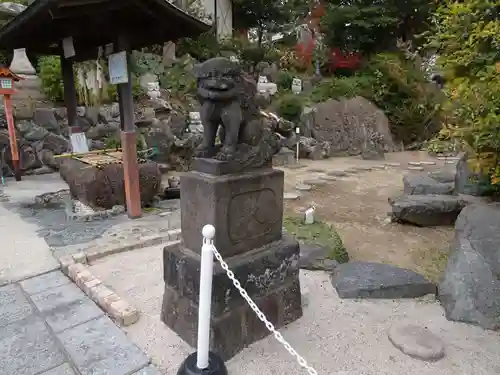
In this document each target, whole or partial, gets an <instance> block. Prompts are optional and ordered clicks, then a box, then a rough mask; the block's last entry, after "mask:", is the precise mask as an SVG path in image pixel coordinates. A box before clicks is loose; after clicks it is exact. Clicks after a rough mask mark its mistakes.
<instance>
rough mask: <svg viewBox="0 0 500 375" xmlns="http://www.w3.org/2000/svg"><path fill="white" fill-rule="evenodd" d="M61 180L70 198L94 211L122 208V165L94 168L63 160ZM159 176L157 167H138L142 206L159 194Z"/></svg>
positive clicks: (145, 164) (67, 159)
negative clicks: (66, 185)
mask: <svg viewBox="0 0 500 375" xmlns="http://www.w3.org/2000/svg"><path fill="white" fill-rule="evenodd" d="M59 173H60V174H61V178H62V179H63V180H64V181H65V182H66V183H67V184H68V186H69V189H70V192H71V196H72V197H73V198H76V199H78V200H79V201H80V202H82V203H84V204H86V205H87V206H89V207H92V208H93V209H102V208H105V209H107V210H109V209H112V208H113V207H114V206H124V205H125V184H124V175H123V165H121V164H108V165H104V166H102V167H101V168H97V167H94V166H91V165H89V164H86V163H84V162H81V161H79V160H75V159H72V158H64V160H63V161H62V162H61V166H60V169H59ZM160 185H161V172H160V168H159V167H158V164H156V163H154V162H146V163H141V164H139V188H140V196H141V203H142V204H143V205H145V204H148V203H151V202H152V201H153V199H154V197H155V196H156V195H157V194H158V193H159V191H160Z"/></svg>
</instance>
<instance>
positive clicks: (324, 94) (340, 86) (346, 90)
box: [311, 74, 375, 102]
mask: <svg viewBox="0 0 500 375" xmlns="http://www.w3.org/2000/svg"><path fill="white" fill-rule="evenodd" d="M374 83H375V78H374V77H372V76H369V75H362V74H360V75H354V76H352V77H330V78H328V79H325V80H323V81H322V82H321V83H320V84H319V85H318V86H316V87H314V89H313V91H312V93H311V100H312V101H313V102H323V101H326V100H328V99H339V98H353V97H355V96H364V97H370V96H371V93H372V88H373V85H374Z"/></svg>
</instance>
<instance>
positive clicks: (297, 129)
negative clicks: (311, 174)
mask: <svg viewBox="0 0 500 375" xmlns="http://www.w3.org/2000/svg"><path fill="white" fill-rule="evenodd" d="M295 133H297V164H299V147H300V128H299V127H298V126H297V127H296V128H295Z"/></svg>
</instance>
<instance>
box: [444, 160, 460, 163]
mask: <svg viewBox="0 0 500 375" xmlns="http://www.w3.org/2000/svg"><path fill="white" fill-rule="evenodd" d="M444 163H445V164H456V163H457V160H445V161H444Z"/></svg>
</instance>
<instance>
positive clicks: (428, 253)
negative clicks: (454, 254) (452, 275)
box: [412, 248, 448, 283]
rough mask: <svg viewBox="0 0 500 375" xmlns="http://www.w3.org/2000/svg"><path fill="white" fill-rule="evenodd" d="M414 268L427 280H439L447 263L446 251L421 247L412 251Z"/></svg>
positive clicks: (436, 281)
mask: <svg viewBox="0 0 500 375" xmlns="http://www.w3.org/2000/svg"><path fill="white" fill-rule="evenodd" d="M412 257H413V259H414V262H415V265H416V269H415V271H417V272H419V273H421V274H422V275H423V276H425V277H426V278H427V279H428V280H430V281H433V282H435V283H439V282H440V281H441V277H442V275H443V273H444V270H445V268H446V264H447V263H448V253H447V252H445V251H443V250H439V249H434V248H421V249H416V250H414V251H413V254H412Z"/></svg>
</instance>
